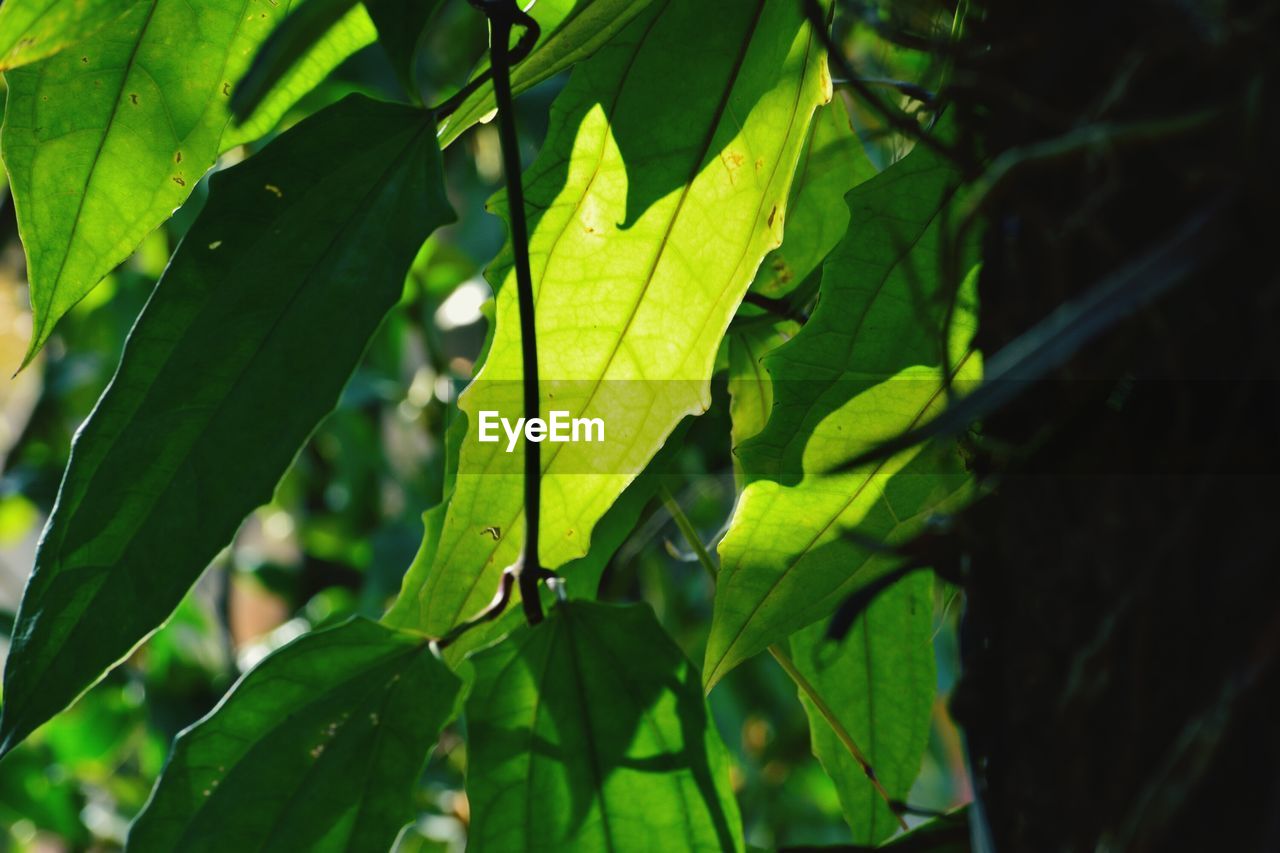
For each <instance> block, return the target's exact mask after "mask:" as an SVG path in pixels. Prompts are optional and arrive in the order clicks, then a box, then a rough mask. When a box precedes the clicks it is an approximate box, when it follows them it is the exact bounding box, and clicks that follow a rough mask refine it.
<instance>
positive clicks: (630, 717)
mask: <svg viewBox="0 0 1280 853" xmlns="http://www.w3.org/2000/svg"><path fill="white" fill-rule="evenodd" d="M471 660H472V661H473V663H474V664H475V670H476V682H475V686H474V687H473V688H472V690H471V694H470V696H469V697H468V698H467V704H466V720H467V731H468V735H469V744H468V753H467V754H468V767H467V795H468V797H469V798H470V803H471V814H472V822H471V828H470V835H469V838H468V849H469V850H475V851H483V850H500V851H510V850H547V851H553V850H554V851H559V850H612V851H628V850H636V851H649V850H716V851H720V850H738V849H741V848H742V828H741V824H740V820H739V817H738V808H737V804H736V803H735V801H734V798H733V792H732V791H731V790H730V787H729V783H728V771H729V767H728V756H727V754H726V752H725V749H724V746H723V745H722V744H721V742H720V738H719V735H717V733H716V730H715V726H714V725H713V724H712V722H711V719H710V715H709V713H708V710H707V706H706V702H705V700H704V699H703V697H702V689H701V685H700V684H699V680H698V676H697V672H696V670H695V668H694V666H693V664H691V663H690V662H689V660H688V659H687V658H685V656H684V654H683V653H681V651H680V649H679V648H678V647H677V646H676V645H675V643H674V642H673V641H672V640H671V638H670V637H668V636H667V635H666V633H665V632H664V631H663V630H662V628H661V626H659V625H658V622H657V620H656V619H655V618H654V616H653V612H652V611H651V610H650V609H649V608H648V607H647V606H645V605H631V606H626V607H618V606H613V605H604V604H596V603H592V602H580V601H571V602H566V603H563V604H560V605H557V606H556V607H555V608H554V609H553V610H552V611H551V613H550V614H549V615H548V618H547V620H546V622H544V623H543V624H541V625H539V626H537V627H535V628H529V627H527V626H526V627H523V628H521V629H519V630H518V631H516V632H515V633H513V634H512V635H511V636H509V637H508V638H507V640H506V641H505V642H503V643H500V644H498V645H497V646H494V647H493V648H491V649H488V650H486V651H484V652H481V653H479V654H477V655H475V656H473V657H472V658H471Z"/></svg>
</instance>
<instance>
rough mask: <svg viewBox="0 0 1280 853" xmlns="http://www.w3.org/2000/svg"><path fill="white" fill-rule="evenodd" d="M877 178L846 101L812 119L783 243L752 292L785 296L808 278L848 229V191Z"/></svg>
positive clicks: (831, 105) (770, 256)
mask: <svg viewBox="0 0 1280 853" xmlns="http://www.w3.org/2000/svg"><path fill="white" fill-rule="evenodd" d="M875 174H876V169H875V167H874V166H873V165H871V161H870V160H868V159H867V155H866V152H865V151H864V150H863V148H862V143H860V142H859V141H858V138H857V137H856V136H854V135H853V128H851V127H850V126H849V113H848V112H847V111H846V110H845V106H844V99H843V98H838V97H837V98H833V99H832V101H831V103H829V104H827V105H826V106H825V107H822V108H821V109H820V110H818V112H817V114H816V115H815V116H814V118H813V127H812V128H811V129H810V130H809V139H808V141H807V142H806V143H805V148H804V151H803V153H801V155H800V165H799V166H798V167H797V168H796V177H795V183H794V184H792V186H791V201H790V203H789V204H788V206H787V231H786V236H785V238H784V239H783V243H782V245H781V246H779V247H778V248H776V249H774V250H773V251H772V252H770V253H769V254H768V255H766V256H765V259H764V263H762V264H761V265H760V271H759V272H758V273H756V280H755V281H754V282H752V284H751V289H752V290H754V291H756V292H757V293H763V294H764V295H765V296H772V297H781V296H785V295H786V294H788V293H790V292H791V291H792V290H794V289H795V288H796V287H797V286H798V285H799V284H800V283H801V282H803V281H804V280H805V279H806V278H808V276H809V274H810V273H812V272H813V271H814V270H816V269H817V268H818V267H819V266H820V265H821V264H822V260H823V258H825V257H826V256H827V255H828V254H829V253H830V252H831V250H832V249H834V248H835V247H836V244H837V243H839V242H840V238H842V237H843V236H844V233H845V230H846V229H847V228H848V226H849V205H848V204H846V203H845V200H844V197H845V193H847V192H849V190H851V189H853V188H854V187H856V186H857V185H858V184H861V183H862V182H864V181H866V180H868V179H870V178H872V177H874V176H875Z"/></svg>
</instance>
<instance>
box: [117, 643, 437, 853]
mask: <svg viewBox="0 0 1280 853" xmlns="http://www.w3.org/2000/svg"><path fill="white" fill-rule="evenodd" d="M460 687H461V682H460V681H459V680H458V678H457V677H456V676H455V675H453V673H451V672H450V671H449V670H448V668H447V667H445V665H444V664H443V663H441V662H440V661H439V660H438V659H437V658H436V657H435V656H434V655H433V654H432V653H431V651H430V648H429V646H428V644H427V642H426V640H425V639H424V638H422V637H421V636H415V635H410V634H406V633H402V632H398V631H393V630H391V629H389V628H386V627H383V626H381V625H378V624H376V623H373V622H368V621H365V620H362V619H355V620H353V621H350V622H346V623H343V624H342V625H338V626H337V627H334V628H331V629H328V630H325V631H317V632H316V633H314V634H307V635H306V636H303V637H301V638H300V639H298V640H296V641H294V642H293V643H290V644H289V645H287V646H284V647H283V648H281V649H279V650H277V651H276V652H274V653H273V654H271V655H270V656H269V657H267V658H266V659H265V660H263V661H262V663H260V664H259V665H258V666H257V667H255V668H254V669H253V670H252V671H250V672H249V673H248V674H246V675H245V676H244V677H243V678H241V679H240V681H239V682H237V683H236V685H235V687H233V688H232V689H231V692H230V693H228V694H227V696H226V697H225V698H224V699H223V700H222V701H221V702H220V703H219V704H218V706H217V707H216V708H214V709H213V711H211V712H210V713H209V715H208V716H206V717H205V718H204V719H203V720H201V721H200V722H198V723H196V724H195V725H194V726H192V727H191V728H189V729H187V730H186V731H184V732H183V733H182V734H181V735H179V736H178V739H177V741H176V742H175V743H174V747H173V753H172V755H171V756H170V757H169V761H168V763H167V764H166V765H165V769H164V772H163V774H162V775H161V776H160V779H159V780H158V781H157V782H156V787H155V789H154V790H153V791H152V794H151V799H150V800H148V801H147V805H146V807H145V808H144V809H143V811H142V813H141V814H140V815H139V816H138V819H137V820H136V821H135V822H134V825H133V827H132V829H131V830H130V832H129V841H128V848H129V849H131V850H182V851H187V853H196V851H215V850H233V849H237V848H238V847H241V846H243V847H244V849H255V850H261V849H269V850H273V851H276V850H279V851H292V850H297V851H329V850H333V851H339V850H388V849H390V848H391V845H392V842H394V841H395V837H396V833H397V832H399V830H400V828H401V827H402V826H404V824H405V823H407V822H408V821H409V820H411V819H412V818H413V805H412V802H411V795H412V793H413V788H414V784H415V783H416V782H417V780H418V776H419V774H420V773H421V772H422V766H423V764H424V763H425V762H426V758H427V755H428V753H429V752H430V751H431V749H432V747H433V746H434V745H435V742H436V739H437V738H438V737H439V736H440V729H441V728H443V726H444V724H445V723H446V722H448V720H449V719H450V718H451V717H452V716H453V714H454V711H455V706H456V705H457V700H458V694H459V689H460Z"/></svg>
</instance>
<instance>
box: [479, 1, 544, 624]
mask: <svg viewBox="0 0 1280 853" xmlns="http://www.w3.org/2000/svg"><path fill="white" fill-rule="evenodd" d="M478 5H479V6H480V8H481V9H482V10H483V11H484V13H485V15H487V16H488V18H489V30H490V42H489V54H490V64H491V66H492V68H493V94H494V100H495V102H496V103H497V105H498V118H497V122H498V139H499V141H500V142H501V144H502V171H503V175H504V176H505V178H506V185H507V208H508V211H509V217H510V220H511V249H512V254H513V255H514V260H515V271H516V296H517V301H518V302H519V307H520V356H521V360H522V371H521V378H522V384H523V389H524V417H525V419H526V421H528V420H532V419H533V418H536V417H539V408H540V407H539V400H538V339H537V324H536V323H535V322H534V298H533V275H532V273H531V272H530V269H529V225H528V222H527V221H526V219H525V209H524V186H523V184H522V182H521V180H520V138H519V136H518V134H517V133H516V117H515V110H514V109H513V108H512V100H513V99H512V94H511V60H512V56H511V30H512V27H513V26H514V25H515V24H517V23H519V24H521V25H522V26H524V27H526V28H529V27H530V26H533V27H536V24H533V23H532V19H531V18H529V17H528V16H527V15H525V14H524V13H523V12H521V11H520V9H519V7H518V6H516V4H515V2H514V0H482V2H481V3H479V4H478ZM535 32H536V30H535ZM541 451H542V445H541V444H539V443H538V442H536V441H528V440H526V441H525V443H524V518H525V531H524V553H523V554H522V556H521V558H520V562H519V564H518V565H517V568H516V582H517V585H518V586H519V589H520V600H521V603H522V605H523V607H524V614H525V619H526V620H527V621H528V622H529V624H530V625H536V624H538V623H539V622H541V621H542V601H541V599H540V598H539V597H538V580H539V579H540V577H541V576H542V564H541V563H540V562H539V559H538V532H539V520H540V517H541V503H542V452H541Z"/></svg>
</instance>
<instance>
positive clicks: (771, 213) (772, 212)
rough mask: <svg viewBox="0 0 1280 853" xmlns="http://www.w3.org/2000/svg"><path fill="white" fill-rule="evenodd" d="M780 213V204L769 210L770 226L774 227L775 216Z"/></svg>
mask: <svg viewBox="0 0 1280 853" xmlns="http://www.w3.org/2000/svg"><path fill="white" fill-rule="evenodd" d="M777 215H778V206H777V205H776V204H775V205H774V206H773V210H771V211H769V227H770V228H772V227H773V218H774V217H775V216H777Z"/></svg>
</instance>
